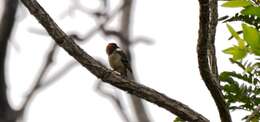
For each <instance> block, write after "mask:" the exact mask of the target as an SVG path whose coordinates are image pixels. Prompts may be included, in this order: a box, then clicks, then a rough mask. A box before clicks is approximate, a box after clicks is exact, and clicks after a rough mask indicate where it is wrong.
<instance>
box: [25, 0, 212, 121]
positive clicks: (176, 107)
mask: <svg viewBox="0 0 260 122" xmlns="http://www.w3.org/2000/svg"><path fill="white" fill-rule="evenodd" d="M22 2H23V3H24V5H25V6H26V7H27V8H28V10H29V11H30V13H31V14H32V15H33V16H34V17H36V19H37V20H38V21H39V22H40V24H42V25H43V26H44V28H45V29H46V30H47V31H48V33H49V34H50V36H51V37H52V38H53V39H54V40H55V41H56V43H57V44H58V45H59V46H61V47H62V48H63V49H64V50H65V51H67V52H68V53H69V54H70V55H71V56H72V57H74V58H75V59H76V60H77V61H78V62H79V63H80V64H81V65H82V66H84V67H85V68H87V69H88V70H89V71H90V72H91V73H92V74H94V75H95V76H96V77H98V78H100V79H101V80H102V81H104V82H107V83H109V84H111V85H113V86H115V87H117V88H119V89H122V90H124V91H126V92H128V93H130V94H133V95H136V96H138V97H141V98H143V99H145V100H147V101H149V102H151V103H154V104H156V105H158V106H160V107H162V108H164V109H166V110H168V111H170V112H171V113H173V114H176V115H178V116H179V117H180V118H182V119H183V120H187V121H197V122H208V121H209V120H208V119H206V118H205V117H203V116H202V115H200V114H199V113H197V112H195V111H194V110H192V109H190V108H189V107H188V106H186V105H184V104H182V103H180V102H178V101H176V100H174V99H171V98H169V97H167V96H166V95H164V94H161V93H159V92H157V91H155V90H153V89H151V88H148V87H146V86H144V85H141V84H138V83H136V82H133V81H129V80H125V79H123V78H122V77H120V76H119V75H118V74H117V73H115V72H113V71H111V70H109V69H108V68H106V67H105V66H103V65H102V64H100V63H98V62H97V61H96V60H95V59H93V58H92V57H91V56H90V55H88V54H87V53H86V52H84V51H83V49H82V48H80V47H79V46H78V45H77V44H76V43H75V42H74V41H73V40H72V39H71V38H69V37H68V36H67V35H66V34H65V33H64V32H63V31H62V30H61V28H60V27H59V26H58V25H57V24H56V23H55V22H54V21H53V19H52V18H51V17H50V16H49V15H48V14H47V13H46V11H45V10H44V9H43V8H42V7H41V6H40V5H39V3H38V2H37V1H35V0H22Z"/></svg>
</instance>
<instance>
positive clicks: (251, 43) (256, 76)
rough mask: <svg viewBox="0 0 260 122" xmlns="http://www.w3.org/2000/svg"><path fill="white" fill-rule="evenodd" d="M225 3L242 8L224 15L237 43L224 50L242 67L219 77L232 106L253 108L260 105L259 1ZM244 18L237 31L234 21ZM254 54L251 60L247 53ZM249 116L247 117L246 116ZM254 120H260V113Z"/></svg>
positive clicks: (232, 0)
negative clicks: (227, 15) (226, 15)
mask: <svg viewBox="0 0 260 122" xmlns="http://www.w3.org/2000/svg"><path fill="white" fill-rule="evenodd" d="M222 6H223V7H229V8H237V7H239V8H241V10H240V11H239V12H238V13H236V14H235V15H233V16H231V17H226V18H224V20H223V22H224V23H226V25H227V29H228V30H229V32H230V34H231V37H232V38H234V39H235V40H236V42H237V43H236V44H234V45H232V46H231V47H229V48H227V49H225V50H223V52H224V53H226V54H229V55H231V56H232V57H231V58H230V62H231V63H233V64H236V65H237V66H238V67H239V68H240V69H241V70H242V71H240V72H239V71H223V72H222V73H221V74H220V77H219V79H220V80H221V81H222V83H221V84H222V86H223V93H224V97H225V100H226V102H227V104H228V107H229V109H230V110H232V111H235V110H246V111H250V112H252V113H253V112H254V111H255V109H256V108H257V106H258V105H260V61H259V56H260V32H259V28H260V7H259V1H251V0H231V1H227V2H225V3H223V4H222ZM237 21H239V22H241V28H242V29H241V30H239V31H236V30H235V29H234V28H233V27H232V26H231V24H232V23H233V22H237ZM249 55H251V56H253V57H254V58H253V60H248V59H247V56H249ZM247 117H248V116H246V117H244V119H247ZM250 120H251V121H259V120H260V116H259V113H257V114H255V115H254V117H253V118H250Z"/></svg>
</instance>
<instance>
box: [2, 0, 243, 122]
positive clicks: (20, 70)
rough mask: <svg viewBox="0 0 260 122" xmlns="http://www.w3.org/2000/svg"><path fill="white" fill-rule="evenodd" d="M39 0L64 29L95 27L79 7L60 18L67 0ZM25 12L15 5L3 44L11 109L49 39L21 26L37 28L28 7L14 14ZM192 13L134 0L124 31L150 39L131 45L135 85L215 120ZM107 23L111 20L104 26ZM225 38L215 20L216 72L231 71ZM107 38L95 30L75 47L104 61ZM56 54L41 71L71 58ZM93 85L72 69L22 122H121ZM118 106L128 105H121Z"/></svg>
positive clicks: (161, 114) (155, 115) (160, 0)
mask: <svg viewBox="0 0 260 122" xmlns="http://www.w3.org/2000/svg"><path fill="white" fill-rule="evenodd" d="M118 1H119V0H113V4H112V5H111V8H115V7H116V6H117V5H118ZM39 2H40V3H41V4H42V6H43V7H44V8H45V9H46V10H47V12H48V13H49V14H50V15H51V16H52V17H53V18H54V19H55V21H56V22H57V23H58V25H59V26H60V27H61V28H62V29H63V30H64V31H66V32H71V31H73V32H75V31H76V32H79V33H80V34H82V35H83V34H85V33H87V31H88V30H89V29H90V28H93V27H94V26H95V21H94V20H93V19H90V16H88V15H86V14H84V13H82V12H79V11H76V13H75V15H74V16H73V17H65V18H61V15H62V14H63V13H62V12H64V11H65V10H67V9H68V7H69V5H70V4H71V3H70V0H39ZM0 4H1V5H2V3H0ZM82 4H84V6H86V7H88V8H91V9H95V8H97V7H98V4H99V3H98V0H96V1H93V0H84V1H83V0H82ZM0 8H1V9H2V7H0ZM25 11H26V12H27V10H26V9H25V8H24V7H23V6H20V8H19V12H18V15H17V18H18V19H19V23H17V24H16V31H15V32H14V33H13V38H12V40H11V43H10V45H9V46H10V47H9V48H8V49H9V50H8V63H7V68H8V71H7V76H8V81H9V84H8V85H9V95H10V101H11V102H12V104H13V106H15V107H19V105H20V103H21V102H22V100H23V97H24V96H25V95H26V92H28V91H29V88H30V85H31V84H32V83H33V81H34V80H35V79H36V76H37V74H38V73H39V71H40V68H41V64H42V63H43V61H44V58H45V56H46V50H47V49H49V45H50V44H51V43H53V40H52V39H51V38H50V37H48V36H43V35H37V34H34V33H31V32H30V31H29V30H30V29H42V27H41V26H40V25H39V24H38V22H37V21H36V20H35V18H34V17H32V16H30V15H29V14H28V12H27V16H26V18H24V19H22V18H23V16H24V12H25ZM230 11H231V10H230V9H223V8H221V7H220V13H219V14H220V16H221V15H225V14H227V12H230ZM198 14H199V6H198V2H197V0H178V1H174V0H138V1H136V2H135V11H134V13H133V15H134V18H133V28H132V32H133V34H132V36H133V37H138V36H145V37H149V38H151V39H153V40H154V44H153V45H145V44H138V45H135V46H134V47H133V48H132V51H133V54H134V57H133V58H134V63H135V69H136V70H135V71H136V72H135V74H136V75H137V77H138V79H139V81H141V82H142V84H145V85H146V86H149V87H151V88H154V89H156V90H158V91H160V92H162V93H164V94H166V95H167V96H169V97H171V98H173V99H176V100H178V101H180V102H182V103H184V104H186V105H188V106H189V107H190V108H192V109H194V110H196V111H197V112H199V113H201V114H202V115H204V116H205V117H207V118H208V119H210V120H211V121H212V122H219V121H220V120H219V116H218V111H217V109H216V106H215V103H214V101H213V99H212V98H211V95H210V94H209V91H208V90H207V88H206V86H205V84H204V82H203V81H202V80H201V77H200V74H199V71H198V65H197V54H196V42H197V33H198V23H199V21H198ZM115 24H116V22H115V23H113V24H112V25H115ZM228 36H229V33H228V32H227V29H226V27H225V25H224V24H219V26H218V33H217V40H216V46H217V57H218V65H219V68H220V71H222V70H224V69H231V68H233V67H232V66H231V65H230V64H229V62H228V56H227V55H224V54H223V53H222V52H221V50H223V49H224V48H226V47H228V46H230V44H231V42H228V41H227V38H228ZM109 41H113V40H112V39H111V40H109ZM107 43H108V42H107V41H105V40H104V39H103V38H101V36H100V35H96V36H94V38H91V40H90V41H89V42H88V43H85V44H81V46H82V48H84V49H85V51H87V52H88V53H89V54H90V55H92V56H94V57H98V58H100V59H103V60H105V61H107V57H106V54H105V50H104V48H105V46H106V44H107ZM58 53H59V56H58V57H56V62H55V66H54V68H53V69H51V72H49V73H48V76H51V75H52V74H53V72H55V71H57V70H59V69H60V68H61V67H62V66H64V64H66V63H67V62H69V61H71V60H72V58H71V57H70V56H68V54H67V53H66V52H64V51H63V50H62V49H59V51H58ZM48 76H47V77H48ZM46 80H47V79H46ZM96 83H97V82H96V77H94V76H93V75H92V74H90V73H89V72H88V71H87V70H86V69H84V68H82V67H81V66H77V67H75V68H74V69H73V70H71V71H70V72H69V73H68V74H66V75H65V76H64V77H63V78H62V79H59V80H58V81H57V82H56V83H55V84H53V85H52V86H51V87H48V88H47V89H44V90H43V91H41V92H40V93H39V94H37V96H36V97H35V98H34V99H33V101H32V103H31V105H30V106H29V108H28V114H27V116H26V118H27V119H28V122H104V121H110V122H121V121H122V119H121V118H120V116H119V114H118V113H117V112H116V110H115V108H114V106H113V105H112V104H111V102H110V101H109V100H108V99H106V98H104V97H102V96H100V95H99V94H97V93H96V92H95V90H94V87H95V84H96ZM108 86H109V85H108ZM124 94H125V93H124ZM124 98H125V97H124ZM125 100H127V98H126V99H125ZM146 106H147V109H148V111H149V115H150V116H151V118H152V120H153V121H154V122H172V120H173V119H174V118H175V116H174V115H172V114H171V113H169V112H168V111H166V110H164V109H161V108H159V107H158V106H156V105H153V104H150V103H147V102H146ZM126 107H129V108H130V107H131V106H130V105H128V104H127V106H126ZM238 115H240V114H239V113H232V118H233V121H235V122H238V121H240V119H241V118H242V117H241V116H238Z"/></svg>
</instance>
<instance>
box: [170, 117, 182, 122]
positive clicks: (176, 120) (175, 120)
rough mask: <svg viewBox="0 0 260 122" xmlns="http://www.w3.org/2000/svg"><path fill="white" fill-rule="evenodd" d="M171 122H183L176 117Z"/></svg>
mask: <svg viewBox="0 0 260 122" xmlns="http://www.w3.org/2000/svg"><path fill="white" fill-rule="evenodd" d="M173 122H184V120H182V119H181V118H180V117H176V118H175V119H174V120H173Z"/></svg>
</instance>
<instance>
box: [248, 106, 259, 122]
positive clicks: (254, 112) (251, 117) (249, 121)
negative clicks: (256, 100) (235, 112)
mask: <svg viewBox="0 0 260 122" xmlns="http://www.w3.org/2000/svg"><path fill="white" fill-rule="evenodd" d="M259 111H260V105H258V106H257V107H256V109H255V110H254V111H253V113H252V114H251V115H249V116H248V117H247V119H246V122H251V120H252V119H253V118H254V117H255V116H256V114H259Z"/></svg>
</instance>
